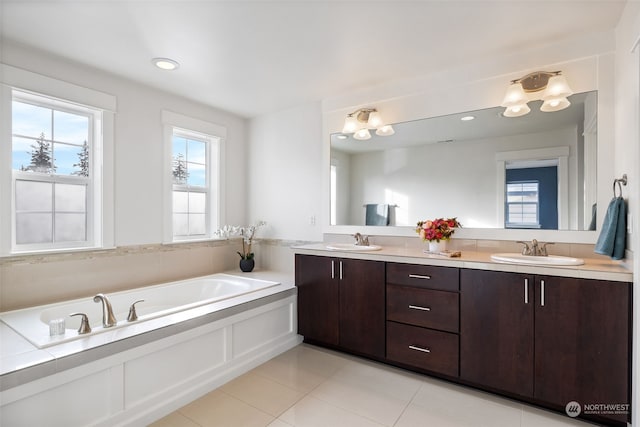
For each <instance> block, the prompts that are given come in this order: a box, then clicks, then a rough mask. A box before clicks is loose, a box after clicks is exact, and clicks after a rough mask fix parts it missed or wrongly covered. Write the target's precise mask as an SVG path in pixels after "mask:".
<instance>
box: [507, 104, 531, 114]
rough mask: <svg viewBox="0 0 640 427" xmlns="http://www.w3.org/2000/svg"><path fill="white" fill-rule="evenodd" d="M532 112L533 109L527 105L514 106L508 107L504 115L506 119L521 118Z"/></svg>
mask: <svg viewBox="0 0 640 427" xmlns="http://www.w3.org/2000/svg"><path fill="white" fill-rule="evenodd" d="M530 111H531V108H529V106H528V105H527V104H520V105H513V106H511V107H507V109H506V110H504V113H502V115H503V116H505V117H520V116H524V115H525V114H528V113H529V112H530Z"/></svg>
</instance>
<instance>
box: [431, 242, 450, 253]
mask: <svg viewBox="0 0 640 427" xmlns="http://www.w3.org/2000/svg"><path fill="white" fill-rule="evenodd" d="M446 250H447V241H446V240H440V241H439V242H437V241H435V240H434V241H433V242H429V252H434V253H438V252H444V251H446Z"/></svg>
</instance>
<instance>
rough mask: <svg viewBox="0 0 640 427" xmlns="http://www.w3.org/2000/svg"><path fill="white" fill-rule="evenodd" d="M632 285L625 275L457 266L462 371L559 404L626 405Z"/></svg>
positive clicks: (558, 407) (608, 418)
mask: <svg viewBox="0 0 640 427" xmlns="http://www.w3.org/2000/svg"><path fill="white" fill-rule="evenodd" d="M630 292H631V287H630V284H629V283H624V282H608V281H599V280H588V279H575V278H565V277H555V276H554V277H550V276H538V275H536V276H534V275H526V274H516V273H504V272H493V271H482V270H462V271H461V274H460V378H461V379H463V380H465V381H468V382H471V383H473V384H477V385H480V386H483V387H489V388H491V389H495V390H499V391H503V392H507V393H509V394H515V395H519V396H522V397H525V398H528V399H533V400H534V401H536V402H541V403H544V404H545V405H547V406H550V407H552V408H554V409H556V410H560V411H564V408H565V405H566V404H567V403H569V402H571V401H576V402H578V403H580V404H582V405H589V404H623V405H624V404H628V403H629V402H630V394H629V387H630V384H629V377H630V364H629V360H630V359H629V350H630V347H629V336H630V335H629V332H630V329H629V328H630V312H631V311H630V309H631V308H630V301H631V299H630ZM585 418H593V419H595V420H600V421H602V420H605V421H606V422H609V421H614V422H620V423H624V422H626V421H627V418H628V415H624V414H623V415H615V414H614V415H611V414H606V415H600V416H597V415H594V416H593V417H590V416H589V415H587V416H585Z"/></svg>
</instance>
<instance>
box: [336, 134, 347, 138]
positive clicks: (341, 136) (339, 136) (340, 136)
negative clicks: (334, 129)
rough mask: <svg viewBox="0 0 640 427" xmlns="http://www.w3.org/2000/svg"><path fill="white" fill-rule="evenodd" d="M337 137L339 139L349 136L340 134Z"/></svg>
mask: <svg viewBox="0 0 640 427" xmlns="http://www.w3.org/2000/svg"><path fill="white" fill-rule="evenodd" d="M336 138H338V139H347V138H349V137H348V136H347V135H342V134H340V135H337V136H336Z"/></svg>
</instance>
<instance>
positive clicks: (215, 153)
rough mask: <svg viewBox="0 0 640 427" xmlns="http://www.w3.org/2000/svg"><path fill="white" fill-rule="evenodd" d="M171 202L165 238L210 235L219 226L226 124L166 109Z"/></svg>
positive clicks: (177, 238) (180, 238)
mask: <svg viewBox="0 0 640 427" xmlns="http://www.w3.org/2000/svg"><path fill="white" fill-rule="evenodd" d="M163 121H164V123H165V132H166V133H165V140H166V144H167V153H168V156H167V157H168V161H167V163H166V164H167V174H166V176H167V177H168V181H169V183H170V184H168V188H169V189H170V191H169V193H168V197H167V199H168V203H166V206H167V212H168V213H170V215H168V216H167V220H166V221H165V228H166V230H165V241H167V242H180V241H189V240H201V239H209V238H212V237H213V233H214V231H216V230H217V229H218V228H219V227H220V214H219V210H220V177H221V164H220V161H219V158H220V152H221V149H222V137H221V136H223V135H224V131H225V130H224V128H221V127H219V126H216V125H213V124H210V123H206V122H202V121H200V120H196V119H192V118H189V117H186V116H182V115H179V114H176V113H171V112H168V111H164V112H163Z"/></svg>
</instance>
